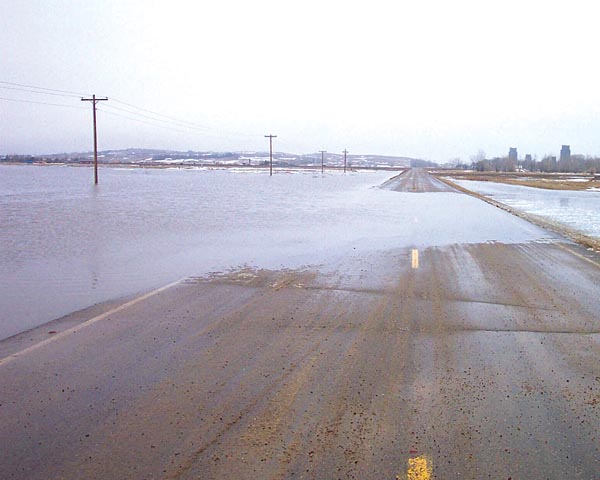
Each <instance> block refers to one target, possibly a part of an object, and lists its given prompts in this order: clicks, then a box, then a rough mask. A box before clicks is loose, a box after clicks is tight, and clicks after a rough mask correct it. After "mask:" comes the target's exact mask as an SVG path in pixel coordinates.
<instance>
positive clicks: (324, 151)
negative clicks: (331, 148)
mask: <svg viewBox="0 0 600 480" xmlns="http://www.w3.org/2000/svg"><path fill="white" fill-rule="evenodd" d="M319 152H321V174H323V173H324V171H325V161H324V160H323V155H324V154H325V153H327V150H319Z"/></svg>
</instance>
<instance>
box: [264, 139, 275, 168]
mask: <svg viewBox="0 0 600 480" xmlns="http://www.w3.org/2000/svg"><path fill="white" fill-rule="evenodd" d="M265 138H268V139H269V176H273V139H274V138H277V135H265Z"/></svg>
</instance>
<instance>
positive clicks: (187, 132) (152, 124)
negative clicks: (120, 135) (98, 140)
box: [98, 98, 223, 138]
mask: <svg viewBox="0 0 600 480" xmlns="http://www.w3.org/2000/svg"><path fill="white" fill-rule="evenodd" d="M111 100H112V98H111ZM105 107H108V105H106V106H105ZM105 107H102V108H98V111H99V112H103V113H108V114H109V115H114V116H116V117H120V118H124V119H126V120H132V121H134V122H138V123H143V124H144V125H150V126H152V127H157V128H163V129H165V130H170V131H172V132H178V133H185V134H188V135H198V136H201V137H214V138H219V137H223V135H216V134H211V133H200V132H194V131H191V132H190V131H189V130H188V131H186V130H179V129H177V128H173V127H171V126H168V125H159V124H157V123H152V122H148V121H146V120H140V119H139V118H134V117H128V116H127V115H121V114H120V113H117V112H111V111H110V110H106V108H105ZM111 107H113V108H114V106H112V105H111ZM128 113H132V114H133V112H128ZM156 120H157V121H159V120H158V119H156Z"/></svg>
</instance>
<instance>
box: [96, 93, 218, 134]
mask: <svg viewBox="0 0 600 480" xmlns="http://www.w3.org/2000/svg"><path fill="white" fill-rule="evenodd" d="M111 100H112V98H111ZM107 107H109V108H113V109H115V110H119V111H121V112H125V113H129V114H131V115H137V116H139V117H143V118H147V119H150V120H154V121H156V122H164V123H172V124H175V125H177V126H180V127H185V128H191V129H194V130H212V129H209V128H208V127H197V126H194V125H193V124H189V125H188V122H180V121H175V120H163V119H161V118H155V117H151V116H150V115H144V114H143V113H137V112H132V111H131V110H127V109H125V108H119V107H115V106H114V105H107ZM104 111H106V110H104Z"/></svg>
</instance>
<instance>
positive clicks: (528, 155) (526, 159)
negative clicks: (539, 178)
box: [525, 153, 531, 162]
mask: <svg viewBox="0 0 600 480" xmlns="http://www.w3.org/2000/svg"><path fill="white" fill-rule="evenodd" d="M525 161H526V162H531V153H527V154H526V155H525Z"/></svg>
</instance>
